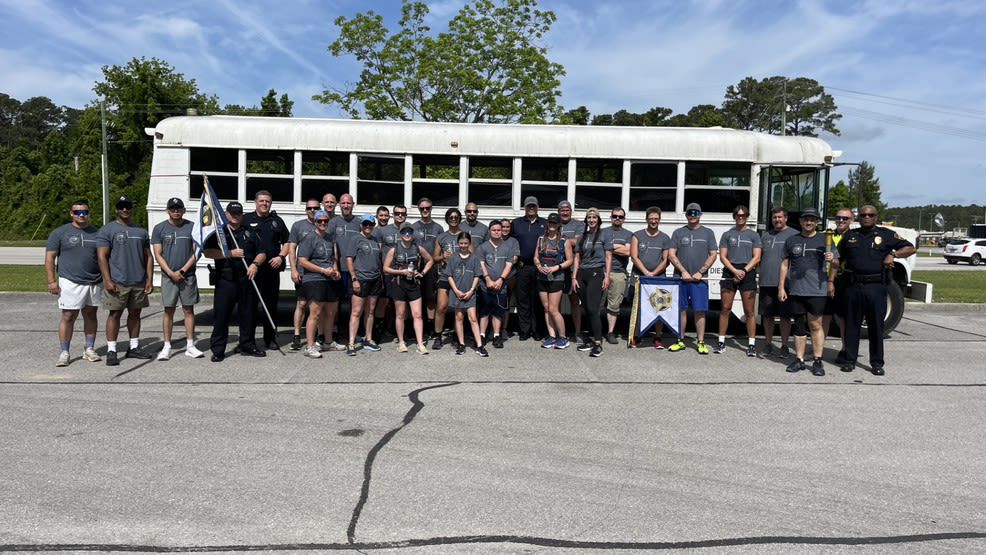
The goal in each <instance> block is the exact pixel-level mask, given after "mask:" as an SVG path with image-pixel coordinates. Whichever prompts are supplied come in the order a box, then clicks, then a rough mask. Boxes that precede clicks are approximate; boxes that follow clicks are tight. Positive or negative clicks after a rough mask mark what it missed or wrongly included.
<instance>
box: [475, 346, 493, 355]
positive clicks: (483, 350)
mask: <svg viewBox="0 0 986 555" xmlns="http://www.w3.org/2000/svg"><path fill="white" fill-rule="evenodd" d="M476 354H477V355H479V356H481V357H488V356H490V353H489V351H487V350H486V347H485V346H482V347H480V348H478V349H476Z"/></svg>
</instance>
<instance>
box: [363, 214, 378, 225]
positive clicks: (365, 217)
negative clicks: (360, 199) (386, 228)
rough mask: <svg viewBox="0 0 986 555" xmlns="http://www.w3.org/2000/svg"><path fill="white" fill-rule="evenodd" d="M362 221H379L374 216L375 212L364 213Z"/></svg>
mask: <svg viewBox="0 0 986 555" xmlns="http://www.w3.org/2000/svg"><path fill="white" fill-rule="evenodd" d="M359 221H360V223H362V222H370V223H371V224H375V223H377V219H376V218H374V217H373V214H363V217H361V218H360V219H359Z"/></svg>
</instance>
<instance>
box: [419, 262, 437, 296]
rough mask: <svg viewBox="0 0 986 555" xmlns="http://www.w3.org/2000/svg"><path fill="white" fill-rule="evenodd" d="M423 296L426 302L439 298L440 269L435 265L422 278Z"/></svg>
mask: <svg viewBox="0 0 986 555" xmlns="http://www.w3.org/2000/svg"><path fill="white" fill-rule="evenodd" d="M421 296H422V297H424V298H425V299H426V300H429V299H430V300H434V299H435V298H437V297H438V269H437V268H435V266H434V265H432V267H431V269H430V270H428V273H427V274H425V275H424V276H423V277H422V278H421Z"/></svg>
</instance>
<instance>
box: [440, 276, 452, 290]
mask: <svg viewBox="0 0 986 555" xmlns="http://www.w3.org/2000/svg"><path fill="white" fill-rule="evenodd" d="M438 288H439V289H443V290H445V291H451V290H452V285H451V284H449V282H448V276H438Z"/></svg>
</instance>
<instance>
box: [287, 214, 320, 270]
mask: <svg viewBox="0 0 986 555" xmlns="http://www.w3.org/2000/svg"><path fill="white" fill-rule="evenodd" d="M312 233H315V224H314V223H312V222H309V221H308V218H305V219H304V220H298V221H297V222H295V223H294V224H292V225H291V232H290V233H288V243H294V245H295V247H294V254H295V256H298V245H299V244H301V241H302V240H304V238H305V237H308V236H309V235H311V234H312ZM295 269H296V270H298V274H304V273H305V269H304V268H302V267H301V265H300V264H299V265H298V267H297V268H295Z"/></svg>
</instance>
